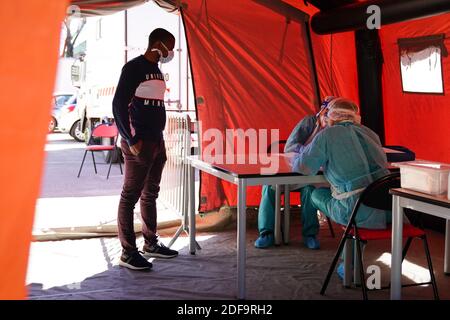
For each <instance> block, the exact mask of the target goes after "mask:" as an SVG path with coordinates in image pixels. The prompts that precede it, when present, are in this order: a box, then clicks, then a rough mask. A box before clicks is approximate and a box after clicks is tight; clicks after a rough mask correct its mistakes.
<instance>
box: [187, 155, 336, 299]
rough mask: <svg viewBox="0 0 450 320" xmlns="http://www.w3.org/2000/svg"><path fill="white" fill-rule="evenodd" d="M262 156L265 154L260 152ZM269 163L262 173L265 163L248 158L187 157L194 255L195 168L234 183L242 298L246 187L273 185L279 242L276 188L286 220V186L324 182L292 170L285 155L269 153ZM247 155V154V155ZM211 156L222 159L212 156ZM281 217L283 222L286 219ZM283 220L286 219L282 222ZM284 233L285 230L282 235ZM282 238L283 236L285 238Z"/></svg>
mask: <svg viewBox="0 0 450 320" xmlns="http://www.w3.org/2000/svg"><path fill="white" fill-rule="evenodd" d="M262 157H266V158H267V155H262ZM270 157H271V161H272V162H271V164H272V165H273V164H274V163H276V164H278V165H277V166H276V168H275V169H276V170H272V172H271V173H270V174H266V173H265V172H266V171H267V169H268V167H269V165H268V164H264V163H261V162H260V161H259V159H264V158H260V157H256V158H257V159H258V161H257V163H255V164H251V163H250V164H249V163H248V162H249V161H248V159H247V160H246V162H247V163H245V164H237V163H236V161H234V164H219V163H217V161H216V162H213V161H207V160H201V158H199V157H198V156H191V157H188V161H189V163H190V170H189V251H190V253H191V254H195V250H196V244H195V243H196V242H195V181H194V177H195V169H198V170H200V171H203V172H206V173H208V174H211V175H213V176H215V177H217V178H220V179H223V180H225V181H228V182H231V183H234V184H236V185H237V187H238V188H237V199H238V203H237V298H238V299H245V296H246V293H245V260H246V247H245V244H246V242H245V238H246V193H247V190H246V189H247V186H261V185H274V186H275V187H276V194H277V196H276V208H275V212H276V214H275V239H276V243H279V242H280V239H281V236H280V214H279V212H280V197H279V194H280V191H281V187H282V186H285V188H284V189H285V219H286V220H288V219H289V205H290V204H289V187H288V185H291V184H297V185H311V184H312V185H323V184H326V183H327V181H326V180H325V177H324V176H323V175H316V176H303V175H300V174H298V173H295V172H292V171H291V170H292V169H291V167H290V165H289V159H288V157H289V155H287V154H272V155H271V156H270ZM247 158H250V157H247ZM215 159H226V156H225V155H224V156H223V157H222V156H220V155H216V156H215ZM286 220H285V221H286ZM286 222H287V221H286ZM286 233H287V232H285V235H286V236H287V234H286ZM285 240H286V239H285Z"/></svg>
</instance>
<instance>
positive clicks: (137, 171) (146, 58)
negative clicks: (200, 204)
mask: <svg viewBox="0 0 450 320" xmlns="http://www.w3.org/2000/svg"><path fill="white" fill-rule="evenodd" d="M174 46H175V37H174V36H173V35H172V34H171V33H170V32H168V31H167V30H165V29H160V28H158V29H155V30H153V31H152V33H151V34H150V36H149V38H148V48H147V51H146V52H145V54H143V55H140V56H139V57H136V58H134V59H133V60H131V61H129V62H127V63H126V64H125V65H124V67H123V68H122V74H121V75H120V80H119V83H118V85H117V90H116V93H115V95H114V100H113V114H114V119H115V122H116V124H117V127H118V129H119V132H120V135H121V137H122V140H121V148H122V152H123V154H124V158H125V179H124V184H123V190H122V194H121V197H120V203H119V210H118V219H117V220H118V227H119V238H120V242H121V245H122V256H121V257H120V261H119V265H121V266H123V267H127V268H130V269H132V270H149V269H151V268H152V264H151V263H150V262H148V261H147V260H146V259H145V258H150V257H157V258H173V257H176V256H177V255H178V252H177V251H175V250H171V249H169V248H167V247H165V246H164V245H163V244H162V243H160V242H159V241H158V236H157V234H156V226H157V223H156V217H157V212H156V198H157V197H158V192H159V183H160V181H161V174H162V171H163V168H164V164H165V162H166V160H167V158H166V150H165V146H164V139H163V130H164V126H165V124H166V111H165V107H164V92H165V90H166V84H165V81H164V76H163V74H162V73H161V70H160V69H159V68H158V62H161V63H166V62H169V61H170V60H172V58H173V55H174V54H173V48H174ZM139 198H140V205H141V216H142V221H143V224H142V234H143V236H144V240H145V244H144V248H143V253H142V254H143V256H142V255H141V254H140V253H139V251H138V249H137V247H136V236H135V233H134V223H133V222H134V206H135V205H136V203H137V201H138V200H139ZM144 257H145V258H144Z"/></svg>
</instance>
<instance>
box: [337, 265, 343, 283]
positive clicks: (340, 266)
mask: <svg viewBox="0 0 450 320" xmlns="http://www.w3.org/2000/svg"><path fill="white" fill-rule="evenodd" d="M336 273H337V275H338V277H339V279H341V280H344V262H341V263H339V265H338V267H337V268H336Z"/></svg>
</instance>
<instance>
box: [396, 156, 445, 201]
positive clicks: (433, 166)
mask: <svg viewBox="0 0 450 320" xmlns="http://www.w3.org/2000/svg"><path fill="white" fill-rule="evenodd" d="M392 165H393V166H395V167H399V168H400V183H401V186H402V188H406V189H411V190H415V191H419V192H423V193H428V194H432V195H440V194H446V193H447V192H448V182H449V175H450V165H448V164H444V163H438V162H431V161H423V160H417V161H408V162H398V163H392Z"/></svg>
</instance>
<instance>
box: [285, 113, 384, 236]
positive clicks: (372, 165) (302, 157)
mask: <svg viewBox="0 0 450 320" xmlns="http://www.w3.org/2000/svg"><path fill="white" fill-rule="evenodd" d="M298 151H299V152H298V153H297V154H296V155H295V156H294V157H293V158H292V160H291V165H292V168H293V171H296V172H299V173H301V174H304V175H315V174H317V172H318V171H319V170H321V169H322V170H323V173H324V175H325V178H326V179H327V180H328V182H329V183H330V184H331V185H332V189H333V188H334V189H335V191H336V194H341V195H342V194H344V193H348V192H351V191H355V190H358V189H362V188H365V187H367V186H368V185H369V184H370V183H372V182H373V181H375V180H376V179H378V178H381V177H383V176H385V175H387V174H389V170H388V169H387V160H386V155H385V153H384V151H383V148H382V146H381V143H380V139H379V137H378V135H377V134H376V133H374V132H373V131H372V130H370V129H369V128H367V127H365V126H362V125H358V124H353V123H352V122H341V123H338V124H335V125H333V126H331V127H327V128H325V129H323V130H322V131H320V132H319V133H318V134H317V135H316V136H315V137H314V139H313V140H312V141H311V143H310V144H308V145H307V146H301V147H300V148H299V150H298ZM359 195H360V193H358V194H354V195H351V196H349V197H346V198H344V199H341V200H338V199H337V198H340V197H339V196H337V197H336V198H335V197H333V196H332V192H331V190H329V189H316V190H315V191H314V192H313V193H312V202H313V203H314V204H315V207H316V208H317V209H318V210H321V211H322V212H323V213H325V214H326V215H327V216H329V217H330V218H331V219H332V220H334V221H335V222H337V223H339V224H343V225H346V224H347V223H348V221H349V219H350V215H351V213H352V210H353V207H354V205H355V203H356V201H357V199H358V197H359ZM310 214H311V215H313V214H316V213H315V212H311V213H310ZM390 221H391V214H390V211H389V212H388V211H383V210H379V209H374V208H369V207H367V206H364V205H363V206H361V207H360V210H359V212H358V214H357V216H356V223H357V225H358V226H360V227H362V228H370V229H383V228H386V224H387V223H390Z"/></svg>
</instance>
